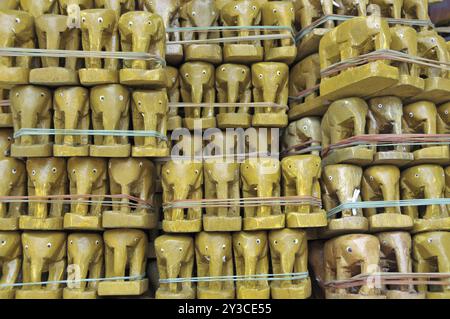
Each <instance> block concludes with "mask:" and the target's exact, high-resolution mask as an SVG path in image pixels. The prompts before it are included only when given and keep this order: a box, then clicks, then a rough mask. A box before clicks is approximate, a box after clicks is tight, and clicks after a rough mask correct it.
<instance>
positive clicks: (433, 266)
mask: <svg viewBox="0 0 450 319" xmlns="http://www.w3.org/2000/svg"><path fill="white" fill-rule="evenodd" d="M449 247H450V232H448V231H442V232H440V231H434V232H425V233H421V234H418V235H415V236H414V237H413V251H412V258H413V260H414V264H413V265H414V272H420V273H423V272H424V273H428V272H438V273H449V272H450V263H449V260H450V249H449ZM442 281H446V282H447V283H448V280H446V279H442ZM418 290H419V292H425V293H426V295H427V298H442V299H448V298H449V296H450V287H449V285H443V286H433V285H428V286H427V285H419V286H418Z"/></svg>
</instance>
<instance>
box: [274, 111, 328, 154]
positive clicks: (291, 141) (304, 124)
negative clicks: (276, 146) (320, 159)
mask: <svg viewBox="0 0 450 319" xmlns="http://www.w3.org/2000/svg"><path fill="white" fill-rule="evenodd" d="M320 124H321V118H320V117H313V116H311V117H304V118H302V119H300V120H297V121H295V122H291V123H290V124H289V126H288V127H287V128H286V130H284V133H283V138H282V150H283V152H284V153H285V154H291V153H292V154H295V153H297V150H299V151H300V152H302V153H303V148H304V147H305V146H306V147H308V146H309V144H306V143H309V142H311V144H310V147H311V148H312V149H311V151H308V153H311V154H312V155H319V149H318V148H319V147H320V146H321V143H322V129H321V127H320ZM305 151H306V150H305Z"/></svg>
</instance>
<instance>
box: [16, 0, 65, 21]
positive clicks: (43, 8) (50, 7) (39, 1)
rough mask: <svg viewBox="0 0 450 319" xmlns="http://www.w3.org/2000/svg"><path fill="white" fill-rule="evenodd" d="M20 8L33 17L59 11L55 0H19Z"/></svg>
mask: <svg viewBox="0 0 450 319" xmlns="http://www.w3.org/2000/svg"><path fill="white" fill-rule="evenodd" d="M20 9H21V10H22V11H26V12H28V13H30V14H31V15H32V16H33V17H34V18H39V17H40V16H42V15H44V14H58V13H59V7H58V1H56V0H20Z"/></svg>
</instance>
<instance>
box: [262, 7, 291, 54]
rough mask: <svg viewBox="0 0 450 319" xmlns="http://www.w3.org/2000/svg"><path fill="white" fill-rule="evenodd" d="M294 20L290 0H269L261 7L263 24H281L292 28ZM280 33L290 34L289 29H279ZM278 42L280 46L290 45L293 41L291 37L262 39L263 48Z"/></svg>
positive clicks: (274, 45) (270, 46) (271, 46)
mask: <svg viewBox="0 0 450 319" xmlns="http://www.w3.org/2000/svg"><path fill="white" fill-rule="evenodd" d="M294 22H295V10H294V5H293V3H292V1H271V2H267V3H266V4H265V5H264V6H263V7H262V24H263V25H265V26H283V27H290V28H293V25H294ZM280 33H281V34H284V35H288V36H290V35H291V31H290V30H285V31H281V32H280ZM278 41H279V42H280V44H281V46H282V47H287V46H292V45H294V44H295V43H293V42H292V39H291V38H287V39H281V40H266V41H264V46H265V50H269V49H271V48H274V47H276V43H277V42H278ZM266 52H267V51H266Z"/></svg>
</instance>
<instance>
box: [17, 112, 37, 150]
mask: <svg viewBox="0 0 450 319" xmlns="http://www.w3.org/2000/svg"><path fill="white" fill-rule="evenodd" d="M20 116H21V117H22V118H21V125H22V128H36V126H37V121H38V111H37V110H36V111H33V110H27V111H23V112H21V114H20ZM20 144H22V145H33V144H34V138H33V136H31V135H25V136H22V137H21V138H20Z"/></svg>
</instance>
